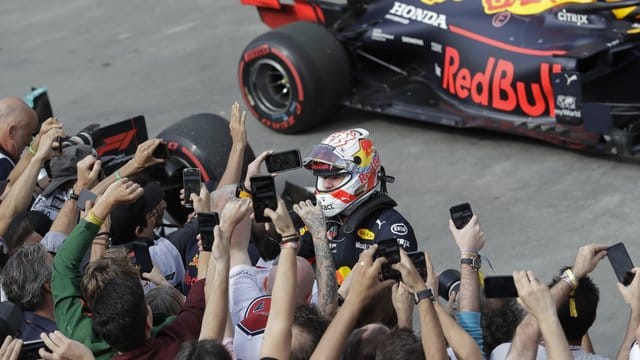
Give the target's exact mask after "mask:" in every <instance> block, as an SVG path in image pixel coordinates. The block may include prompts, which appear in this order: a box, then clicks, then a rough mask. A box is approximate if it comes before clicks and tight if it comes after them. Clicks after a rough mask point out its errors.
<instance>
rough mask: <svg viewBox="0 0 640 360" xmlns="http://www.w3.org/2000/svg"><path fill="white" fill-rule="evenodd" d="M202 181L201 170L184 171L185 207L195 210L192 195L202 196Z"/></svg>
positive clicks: (188, 169) (190, 169) (189, 169)
mask: <svg viewBox="0 0 640 360" xmlns="http://www.w3.org/2000/svg"><path fill="white" fill-rule="evenodd" d="M201 183H202V179H201V177H200V169H198V168H186V169H184V170H182V187H183V188H184V207H186V208H189V209H193V201H192V200H191V194H194V193H195V194H196V195H198V194H200V185H201Z"/></svg>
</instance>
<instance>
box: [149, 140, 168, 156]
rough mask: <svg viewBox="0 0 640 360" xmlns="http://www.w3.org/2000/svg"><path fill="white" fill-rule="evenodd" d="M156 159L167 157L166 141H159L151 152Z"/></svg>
mask: <svg viewBox="0 0 640 360" xmlns="http://www.w3.org/2000/svg"><path fill="white" fill-rule="evenodd" d="M151 156H153V157H154V158H156V159H166V158H168V157H169V149H168V148H167V143H166V142H164V141H161V142H160V143H159V144H158V146H156V148H155V149H154V150H153V153H152V154H151Z"/></svg>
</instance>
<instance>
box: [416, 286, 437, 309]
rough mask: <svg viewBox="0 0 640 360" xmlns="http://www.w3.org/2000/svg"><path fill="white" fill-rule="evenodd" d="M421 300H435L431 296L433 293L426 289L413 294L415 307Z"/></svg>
mask: <svg viewBox="0 0 640 360" xmlns="http://www.w3.org/2000/svg"><path fill="white" fill-rule="evenodd" d="M422 299H429V300H431V302H435V301H436V298H435V297H434V296H433V291H432V290H431V288H426V289H424V290H421V291H418V292H417V293H414V294H413V301H414V302H415V303H416V305H417V304H418V303H419V302H420V301H421V300H422Z"/></svg>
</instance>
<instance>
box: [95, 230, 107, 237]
mask: <svg viewBox="0 0 640 360" xmlns="http://www.w3.org/2000/svg"><path fill="white" fill-rule="evenodd" d="M103 235H104V236H106V237H109V238H110V237H111V233H110V232H108V231H103V232H99V233H98V234H97V235H96V236H95V237H98V236H103Z"/></svg>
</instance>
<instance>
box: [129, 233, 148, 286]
mask: <svg viewBox="0 0 640 360" xmlns="http://www.w3.org/2000/svg"><path fill="white" fill-rule="evenodd" d="M131 244H132V246H133V256H132V257H131V263H132V264H133V265H136V266H138V271H139V272H140V277H142V273H150V272H151V270H152V269H153V263H152V262H151V254H150V253H149V245H147V244H145V243H143V242H138V241H134V242H133V243H131Z"/></svg>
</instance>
